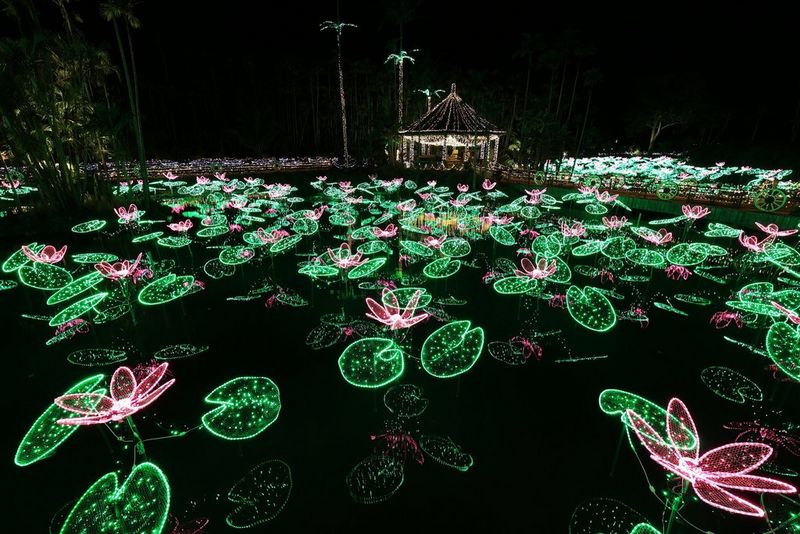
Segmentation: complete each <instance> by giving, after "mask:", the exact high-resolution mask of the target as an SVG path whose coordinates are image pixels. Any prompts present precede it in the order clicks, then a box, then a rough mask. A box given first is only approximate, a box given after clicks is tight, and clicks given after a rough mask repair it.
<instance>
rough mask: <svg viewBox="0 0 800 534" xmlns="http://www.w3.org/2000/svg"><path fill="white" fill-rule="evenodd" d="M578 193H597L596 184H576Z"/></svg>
mask: <svg viewBox="0 0 800 534" xmlns="http://www.w3.org/2000/svg"><path fill="white" fill-rule="evenodd" d="M578 193H580V194H582V195H594V194H595V193H597V186H596V185H581V186H578Z"/></svg>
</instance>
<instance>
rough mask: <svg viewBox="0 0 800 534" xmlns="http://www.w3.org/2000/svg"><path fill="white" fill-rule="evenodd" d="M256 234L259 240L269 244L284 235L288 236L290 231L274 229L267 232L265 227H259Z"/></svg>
mask: <svg viewBox="0 0 800 534" xmlns="http://www.w3.org/2000/svg"><path fill="white" fill-rule="evenodd" d="M255 235H256V238H258V240H259V241H261V242H262V243H264V244H265V245H267V244H272V243H277V242H278V241H280V240H281V239H283V238H284V237H288V236H289V232H287V231H286V230H273V231H271V232H270V233H267V232H266V230H264V229H263V228H259V229H258V230H256V234H255Z"/></svg>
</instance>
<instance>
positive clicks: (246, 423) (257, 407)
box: [202, 376, 281, 440]
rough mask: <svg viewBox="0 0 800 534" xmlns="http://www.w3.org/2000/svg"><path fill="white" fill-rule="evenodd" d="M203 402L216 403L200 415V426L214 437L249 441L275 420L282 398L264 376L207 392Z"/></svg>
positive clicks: (244, 379) (224, 385)
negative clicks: (215, 405) (214, 406)
mask: <svg viewBox="0 0 800 534" xmlns="http://www.w3.org/2000/svg"><path fill="white" fill-rule="evenodd" d="M205 401H206V402H208V403H210V404H219V405H220V406H218V407H216V408H214V409H213V410H211V411H210V412H208V413H206V414H204V415H203V418H202V421H203V427H204V428H205V429H206V430H208V431H209V432H211V433H212V434H214V435H215V436H217V437H220V438H223V439H230V440H239V439H249V438H252V437H254V436H257V435H258V434H260V433H261V432H263V431H264V430H266V429H267V427H269V426H270V425H271V424H272V423H274V422H275V420H276V419H277V418H278V414H279V413H280V411H281V397H280V391H278V386H276V385H275V383H274V382H273V381H272V380H270V379H269V378H267V377H265V376H240V377H238V378H234V379H233V380H229V381H227V382H225V383H224V384H222V385H221V386H219V387H217V388H216V389H214V391H212V392H211V393H209V394H208V395H207V396H206V398H205Z"/></svg>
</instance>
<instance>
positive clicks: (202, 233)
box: [184, 213, 230, 237]
mask: <svg viewBox="0 0 800 534" xmlns="http://www.w3.org/2000/svg"><path fill="white" fill-rule="evenodd" d="M184 215H185V213H184ZM228 232H230V229H229V228H228V225H227V224H219V225H216V226H208V227H206V228H201V229H200V230H198V231H197V232H196V233H195V235H196V236H197V237H217V236H220V235H226V234H227V233H228Z"/></svg>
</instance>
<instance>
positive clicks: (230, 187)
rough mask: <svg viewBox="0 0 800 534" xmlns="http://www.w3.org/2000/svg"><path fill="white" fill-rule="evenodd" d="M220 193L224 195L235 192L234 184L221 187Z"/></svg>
mask: <svg viewBox="0 0 800 534" xmlns="http://www.w3.org/2000/svg"><path fill="white" fill-rule="evenodd" d="M222 191H223V192H225V193H233V192H234V191H236V184H231V185H223V186H222Z"/></svg>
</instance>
